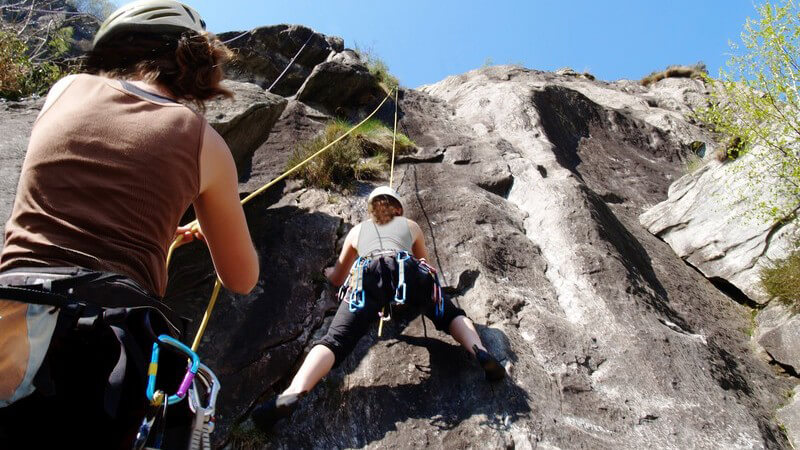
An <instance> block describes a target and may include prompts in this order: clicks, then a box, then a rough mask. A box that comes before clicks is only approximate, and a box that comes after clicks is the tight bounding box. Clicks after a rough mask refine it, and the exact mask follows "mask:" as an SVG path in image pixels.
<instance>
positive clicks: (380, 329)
mask: <svg viewBox="0 0 800 450" xmlns="http://www.w3.org/2000/svg"><path fill="white" fill-rule="evenodd" d="M398 93H399V89H397V88H395V90H394V132H393V134H392V165H391V168H390V169H389V187H390V188H391V187H392V184H393V182H394V156H395V147H396V145H397V103H398ZM389 319H391V316H387V315H386V307H385V306H384V307H383V310H381V318H380V320H378V337H381V336H383V322H386V321H388V320H389Z"/></svg>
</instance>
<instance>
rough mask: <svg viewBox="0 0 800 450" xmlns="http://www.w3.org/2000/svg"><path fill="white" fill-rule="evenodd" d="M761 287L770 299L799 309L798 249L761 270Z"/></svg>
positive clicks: (799, 264)
mask: <svg viewBox="0 0 800 450" xmlns="http://www.w3.org/2000/svg"><path fill="white" fill-rule="evenodd" d="M761 285H762V286H763V287H764V290H765V291H766V292H767V294H769V295H770V296H771V297H773V298H776V299H778V300H780V301H781V302H783V303H786V304H789V305H792V306H793V307H795V308H796V309H800V248H798V249H797V250H795V251H794V252H793V253H792V254H790V255H789V256H788V257H787V258H785V259H781V260H778V261H773V262H772V263H771V264H770V265H769V266H767V267H765V268H764V269H762V270H761Z"/></svg>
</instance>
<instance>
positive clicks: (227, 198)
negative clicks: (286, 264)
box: [194, 124, 259, 294]
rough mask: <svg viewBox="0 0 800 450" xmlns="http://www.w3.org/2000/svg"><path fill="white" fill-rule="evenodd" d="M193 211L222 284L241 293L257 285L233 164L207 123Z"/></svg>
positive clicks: (255, 261) (255, 259)
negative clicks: (198, 184) (197, 192)
mask: <svg viewBox="0 0 800 450" xmlns="http://www.w3.org/2000/svg"><path fill="white" fill-rule="evenodd" d="M194 210H195V213H196V214H197V220H198V221H199V223H200V228H201V230H202V235H203V237H204V238H205V241H206V243H207V244H208V249H209V251H210V252H211V259H212V260H213V261H214V268H215V269H216V271H217V275H218V276H219V279H220V280H221V281H222V285H223V286H225V287H226V288H228V289H230V290H232V291H234V292H238V293H240V294H246V293H248V292H250V291H251V290H252V289H253V287H254V286H255V285H256V282H258V274H259V268H258V255H257V254H256V250H255V247H253V241H252V240H251V238H250V231H249V229H248V228H247V222H246V220H245V217H244V210H243V209H242V206H241V204H240V203H239V186H238V177H237V175H236V164H235V163H234V161H233V156H232V155H231V152H230V150H229V149H228V145H227V144H226V143H225V141H224V140H223V139H222V136H220V135H219V133H217V132H216V131H214V129H213V128H211V126H210V125H208V124H206V128H205V134H204V136H203V148H202V149H201V150H200V194H199V195H198V197H197V199H196V200H195V201H194Z"/></svg>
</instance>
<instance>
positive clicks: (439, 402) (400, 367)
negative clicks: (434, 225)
mask: <svg viewBox="0 0 800 450" xmlns="http://www.w3.org/2000/svg"><path fill="white" fill-rule="evenodd" d="M417 323H419V322H418V321H415V322H414V324H415V326H414V327H413V328H414V332H415V333H416V332H419V333H420V334H421V332H422V330H421V329H420V328H421V327H420V326H418V325H416V324H417ZM396 325H397V326H396V327H393V328H395V332H397V333H399V331H397V328H402V327H404V324H403V323H399V322H398V323H397V324H396ZM385 331H386V330H385ZM390 333H391V334H393V336H392V337H387V338H384V339H379V338H377V336H376V335H375V334H374V333H373V334H370V335H368V336H366V337H365V338H364V339H362V341H361V342H360V343H359V345H358V346H357V347H356V350H355V351H354V352H353V354H351V355H350V357H348V359H347V360H345V361H344V363H343V364H342V366H341V367H340V368H339V369H337V370H335V371H333V372H332V373H331V374H330V375H329V376H328V377H327V378H326V379H325V380H323V382H322V383H321V384H320V385H319V386H318V387H317V389H316V390H315V391H313V392H312V394H311V395H310V397H309V398H307V399H306V400H305V401H303V402H302V404H301V406H300V407H299V408H298V410H297V411H296V412H295V414H294V416H292V418H291V419H289V420H287V421H283V422H280V423H279V424H278V425H277V426H276V429H275V430H273V433H272V434H271V435H270V436H269V444H268V446H270V447H276V448H312V447H313V448H334V447H365V446H369V445H371V444H373V443H375V442H377V441H381V443H382V445H385V446H387V447H406V448H407V447H422V446H430V445H434V446H436V445H437V444H436V441H438V440H439V439H441V438H442V435H441V434H438V433H441V432H448V431H451V430H455V429H462V428H469V429H470V430H469V431H468V433H467V434H470V435H471V436H472V437H470V438H466V437H464V438H463V439H466V440H465V441H464V442H463V444H464V445H467V444H468V443H469V442H472V443H473V444H474V441H473V439H474V437H475V436H476V435H477V436H481V435H483V434H485V433H489V432H493V431H492V430H501V431H506V430H509V429H510V427H511V425H512V424H514V423H515V422H517V421H518V420H520V419H522V418H524V417H527V416H528V414H529V413H530V412H531V409H530V406H529V405H528V398H529V397H528V394H527V393H526V392H525V391H524V390H523V389H522V388H520V387H518V386H517V385H516V384H515V383H514V381H513V380H512V379H511V378H510V377H507V378H506V379H505V380H503V381H502V382H498V383H489V382H487V381H486V380H485V379H484V372H483V370H481V369H480V367H479V366H478V365H477V363H476V362H475V361H474V359H472V358H471V357H469V356H468V354H467V353H466V351H464V350H463V349H462V348H461V347H460V346H457V345H453V344H450V343H447V342H444V341H442V340H441V339H438V338H436V337H423V336H409V335H394V333H392V332H391V331H390ZM433 333H436V331H433ZM481 334H482V335H483V336H484V337H491V339H490V341H491V342H487V345H488V346H489V347H490V348H491V349H492V350H493V351H494V350H495V349H494V348H493V345H492V344H494V343H495V341H497V342H499V343H501V346H502V342H503V341H504V340H505V341H507V338H505V336H498V334H499V335H502V334H503V333H502V332H501V331H499V330H496V329H489V328H484V327H481ZM490 335H491V336H490ZM505 347H507V345H506V346H505ZM502 352H505V353H510V351H509V350H508V349H507V348H505V349H502V350H501V353H502ZM426 356H427V358H426ZM503 356H505V357H506V358H507V359H509V360H512V361H513V360H516V356H515V355H513V354H508V355H503ZM365 357H366V360H365V361H364V362H363V363H361V360H362V359H364V358H365ZM426 359H427V361H426ZM354 385H355V386H354ZM474 417H475V418H478V419H477V420H469V419H471V418H474ZM468 421H469V423H466V422H468ZM417 423H418V424H417ZM401 424H404V425H402V426H401ZM484 427H485V430H481V428H484ZM398 431H401V433H398ZM409 431H411V432H409ZM461 434H462V433H461V432H460V431H459V432H454V433H453V435H454V436H458V435H461ZM459 438H460V437H455V438H454V439H459ZM447 439H448V442H449V440H450V438H449V437H448V438H447ZM431 440H432V441H431ZM456 446H459V445H456Z"/></svg>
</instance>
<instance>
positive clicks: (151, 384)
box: [146, 334, 200, 405]
mask: <svg viewBox="0 0 800 450" xmlns="http://www.w3.org/2000/svg"><path fill="white" fill-rule="evenodd" d="M159 342H161V343H162V344H166V345H170V346H172V347H174V348H175V349H177V350H178V351H180V352H182V353H184V354H186V356H187V357H189V359H190V361H191V364H190V365H189V368H188V369H187V370H186V375H184V377H183V381H182V382H181V384H180V387H178V392H176V393H175V394H173V395H170V396H169V397H167V399H166V400H167V404H168V405H174V404H175V403H178V402H179V401H181V400H183V398H184V397H186V392H187V391H188V390H189V387H190V386H191V385H192V381H193V380H194V376H195V374H197V368H198V367H199V366H200V358H198V357H197V353H195V352H194V351H192V349H190V348H189V347H187V346H186V345H185V344H184V343H183V342H181V341H179V340H177V339H175V338H173V337H170V336H167V335H166V334H162V335H161V336H159V337H158V339H157V340H156V341H155V342H153V353H152V354H151V355H150V367H149V368H148V369H147V391H146V394H147V399H148V400H150V403H155V395H156V374H157V373H158V354H159V346H158V343H159Z"/></svg>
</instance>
